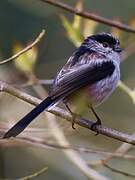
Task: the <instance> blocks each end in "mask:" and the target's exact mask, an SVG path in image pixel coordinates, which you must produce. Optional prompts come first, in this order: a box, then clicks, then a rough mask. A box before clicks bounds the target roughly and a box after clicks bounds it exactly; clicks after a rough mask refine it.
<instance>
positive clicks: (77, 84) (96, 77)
mask: <svg viewBox="0 0 135 180" xmlns="http://www.w3.org/2000/svg"><path fill="white" fill-rule="evenodd" d="M114 70H115V66H114V64H113V62H112V61H106V62H105V61H102V63H98V64H95V65H93V66H90V64H84V65H81V66H80V67H77V68H75V70H72V71H71V72H68V73H66V74H65V75H64V76H63V77H62V78H61V79H60V80H59V81H58V82H57V84H56V86H55V85H54V86H53V90H52V92H51V93H50V97H51V98H52V99H61V98H65V97H67V96H68V95H70V94H71V93H73V92H74V91H76V90H78V89H80V88H81V87H85V86H87V85H91V84H94V83H95V82H97V81H100V80H102V79H104V78H106V77H109V76H111V75H112V73H113V71H114Z"/></svg>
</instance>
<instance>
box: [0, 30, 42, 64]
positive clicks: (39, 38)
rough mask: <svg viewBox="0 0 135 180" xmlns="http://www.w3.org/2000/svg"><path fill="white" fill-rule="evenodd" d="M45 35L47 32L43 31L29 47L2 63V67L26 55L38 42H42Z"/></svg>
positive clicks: (0, 62)
mask: <svg viewBox="0 0 135 180" xmlns="http://www.w3.org/2000/svg"><path fill="white" fill-rule="evenodd" d="M44 35H45V30H44V29H43V30H42V32H41V33H40V34H39V35H38V37H37V38H36V39H35V41H33V42H32V43H31V44H29V45H28V46H26V47H25V48H24V49H23V50H21V51H19V52H18V53H16V54H14V55H13V56H11V57H9V58H8V59H5V60H2V61H0V65H2V64H5V63H7V62H9V61H12V60H14V59H16V58H18V57H19V56H21V55H22V54H24V53H25V52H26V51H28V50H30V49H31V48H32V47H33V46H35V45H36V44H37V43H38V42H40V40H41V39H42V37H43V36H44Z"/></svg>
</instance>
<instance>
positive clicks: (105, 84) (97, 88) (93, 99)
mask: <svg viewBox="0 0 135 180" xmlns="http://www.w3.org/2000/svg"><path fill="white" fill-rule="evenodd" d="M119 79H120V70H119V67H116V68H115V70H114V72H113V74H112V75H111V76H108V77H106V78H104V79H102V80H100V81H98V82H96V83H95V84H93V85H90V86H87V93H88V94H89V95H88V96H89V100H90V104H92V105H93V106H98V105H99V104H101V103H102V102H103V101H104V100H105V99H106V98H107V97H108V96H110V95H111V94H112V92H113V91H114V90H115V88H116V86H117V84H118V81H119Z"/></svg>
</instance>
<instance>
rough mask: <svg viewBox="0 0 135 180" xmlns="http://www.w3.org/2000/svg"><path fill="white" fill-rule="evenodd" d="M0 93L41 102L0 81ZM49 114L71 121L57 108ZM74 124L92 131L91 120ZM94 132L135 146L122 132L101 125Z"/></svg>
mask: <svg viewBox="0 0 135 180" xmlns="http://www.w3.org/2000/svg"><path fill="white" fill-rule="evenodd" d="M0 91H3V92H7V93H9V94H11V95H13V96H16V97H18V98H20V99H22V100H23V101H25V102H28V103H30V104H32V105H34V106H36V105H38V104H39V103H40V102H41V100H39V99H38V98H35V97H32V96H30V95H28V94H26V93H24V92H21V91H19V90H18V89H16V88H13V87H11V86H10V85H8V84H7V83H4V82H2V81H0ZM49 112H51V113H53V114H55V115H57V116H60V117H62V118H64V119H66V120H68V121H72V117H71V116H70V114H69V113H67V112H66V111H65V110H63V109H60V108H58V107H53V108H52V109H50V110H49ZM76 124H78V125H80V126H82V127H85V128H87V129H90V130H93V129H92V125H93V121H91V120H87V119H79V118H77V119H76ZM94 131H95V132H98V133H100V134H103V135H105V136H108V137H111V138H113V139H117V140H119V141H122V142H126V143H129V144H133V145H135V137H133V136H131V135H128V134H126V133H122V132H119V131H116V130H114V129H111V128H107V127H104V126H102V125H98V126H96V127H95V130H94Z"/></svg>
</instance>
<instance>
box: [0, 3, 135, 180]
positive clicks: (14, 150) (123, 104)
mask: <svg viewBox="0 0 135 180" xmlns="http://www.w3.org/2000/svg"><path fill="white" fill-rule="evenodd" d="M62 2H65V3H69V4H71V5H73V6H74V5H75V4H76V2H77V1H75V0H69V1H68V2H67V1H66V0H65V1H62ZM83 5H84V9H86V10H88V11H90V12H95V13H97V14H99V15H101V16H104V17H107V18H110V19H119V20H120V21H122V22H123V23H126V24H130V22H131V21H132V22H134V16H135V2H133V1H131V0H128V1H123V0H119V1H116V0H112V1H107V0H102V1H98V0H83ZM60 15H64V17H66V18H67V19H68V20H69V21H71V22H72V20H73V15H72V14H69V13H67V12H65V11H62V10H60V9H58V8H56V7H52V6H50V5H48V4H46V3H42V2H40V1H38V0H19V1H18V0H1V1H0V59H1V60H2V59H5V58H8V57H10V56H11V55H13V53H15V52H16V49H19V48H20V46H22V47H25V46H26V45H27V44H29V43H30V42H32V41H33V40H34V39H35V38H36V36H37V35H38V34H39V33H40V32H41V30H42V29H45V30H46V35H45V37H44V38H43V39H42V40H41V42H40V43H39V44H38V45H37V46H36V48H35V49H34V50H33V53H35V56H34V57H35V59H34V57H33V56H30V59H31V58H33V59H34V61H35V64H34V67H33V71H34V73H35V75H36V77H37V78H39V79H52V78H54V76H55V74H56V73H57V71H58V70H59V69H60V68H61V67H62V65H64V64H65V62H66V61H67V59H68V58H69V57H70V55H71V54H72V53H73V51H74V50H75V49H76V47H75V45H74V43H73V42H72V41H71V40H70V38H69V37H68V35H67V32H66V29H65V28H64V26H63V22H62V20H61V18H60ZM133 25H134V23H133ZM82 28H83V26H82ZM87 28H89V29H91V24H89V27H88V26H87ZM102 31H106V32H111V31H114V29H112V28H111V27H108V26H106V25H102V24H97V25H96V28H95V29H94V32H102ZM120 33H122V32H121V31H120ZM133 36H134V35H132V38H134V37H133ZM130 38H131V37H130V35H129V33H127V32H123V33H122V46H123V48H126V47H127V44H126V43H127V42H128V40H129V39H130ZM134 56H135V54H132V55H131V56H130V57H129V58H128V59H126V60H125V61H124V62H123V63H122V64H121V79H122V80H123V81H124V82H125V83H126V84H127V85H128V86H129V87H131V88H134V86H135V78H134V77H135V61H134ZM0 79H1V80H3V81H6V82H8V83H10V84H17V85H20V84H24V83H26V82H27V79H28V76H27V75H26V74H25V75H24V73H23V72H22V71H21V70H20V69H19V68H18V66H17V65H16V64H15V63H14V62H13V61H12V62H9V63H7V64H4V65H1V66H0ZM44 88H45V89H46V90H48V89H49V86H44ZM21 90H22V91H25V92H27V93H29V94H31V95H33V96H37V94H36V93H35V91H34V90H33V88H32V87H25V88H21ZM31 108H32V106H30V105H29V104H27V103H25V102H23V101H21V100H19V99H17V98H15V97H13V96H11V95H8V94H6V93H1V94H0V114H1V116H0V120H1V122H6V123H7V122H9V124H10V123H11V122H12V123H13V122H15V121H17V120H19V119H20V118H21V117H22V116H23V115H25V114H26V113H27V112H28V111H29V110H30V109H31ZM97 112H98V114H99V115H100V117H101V119H103V124H105V125H106V126H107V127H111V128H114V129H117V130H120V131H124V132H127V133H133V132H134V129H135V124H134V117H135V107H134V105H133V103H132V100H131V99H130V97H129V96H128V95H127V94H126V93H125V92H123V91H122V90H121V89H120V88H117V90H116V91H115V92H114V93H113V95H112V96H111V97H110V98H109V99H108V100H107V101H106V102H104V103H103V104H102V105H101V106H100V107H98V108H97ZM89 115H90V114H89ZM90 118H91V116H90ZM58 122H60V125H61V127H62V128H65V126H66V127H67V130H66V132H65V136H66V137H67V139H68V141H69V142H70V143H71V144H72V145H80V146H84V147H85V146H87V147H92V148H99V149H102V150H106V151H113V150H115V149H116V148H117V147H119V146H120V144H121V142H119V141H117V140H113V139H111V138H107V137H105V136H103V135H98V136H94V133H93V132H91V131H89V130H87V129H84V128H81V127H78V126H77V127H76V130H75V131H74V130H72V129H71V127H70V124H67V123H66V121H65V120H59V121H58ZM31 126H32V127H44V128H45V132H44V133H46V134H47V135H48V136H49V135H50V134H49V129H47V127H46V123H45V119H44V118H43V115H40V117H39V118H38V120H37V121H35V122H34V123H32V125H31ZM28 136H30V134H28ZM48 139H49V137H48ZM131 153H134V151H133V150H132V151H131ZM81 155H82V156H83V158H84V159H86V160H87V161H88V162H89V161H94V160H96V159H99V158H101V157H102V156H99V155H95V154H84V153H83V154H81ZM110 164H111V165H112V166H114V167H115V168H119V169H122V170H125V171H128V172H131V173H134V174H135V168H134V167H135V162H134V161H129V160H122V159H114V160H111V161H110ZM45 166H46V167H48V170H47V171H45V172H44V173H43V174H41V175H40V176H37V177H36V178H35V179H39V180H42V179H67V180H68V179H78V180H79V179H80V180H81V179H84V180H85V179H87V178H86V177H85V176H84V175H83V174H82V173H81V172H80V171H79V170H78V169H77V168H76V167H75V166H74V165H73V164H72V163H71V162H70V161H69V160H68V159H67V157H65V155H64V154H63V152H62V150H59V149H57V150H52V149H42V148H34V147H30V146H25V147H24V146H17V145H16V146H2V147H1V148H0V179H4V178H9V179H17V178H20V177H23V176H27V175H30V174H32V173H34V172H36V171H38V170H40V169H42V168H43V167H45ZM99 171H100V172H101V173H102V174H104V175H106V176H109V177H111V178H112V179H125V180H126V179H128V177H125V176H123V175H118V174H115V173H114V172H111V171H110V170H108V169H106V168H100V169H99Z"/></svg>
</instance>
